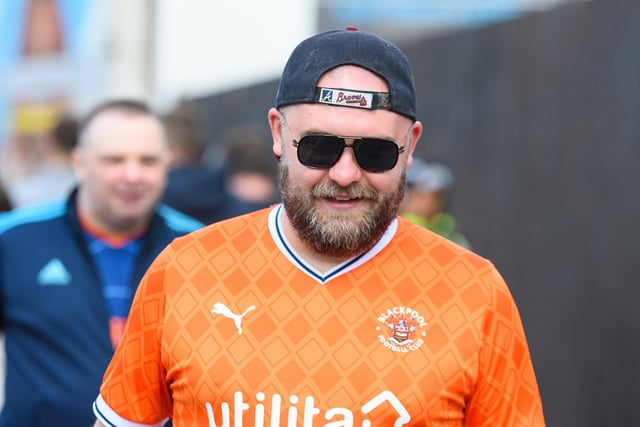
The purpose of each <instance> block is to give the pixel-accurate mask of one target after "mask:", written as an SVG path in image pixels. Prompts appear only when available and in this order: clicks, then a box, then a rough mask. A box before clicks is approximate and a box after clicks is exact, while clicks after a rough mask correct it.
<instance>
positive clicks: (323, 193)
mask: <svg viewBox="0 0 640 427" xmlns="http://www.w3.org/2000/svg"><path fill="white" fill-rule="evenodd" d="M311 195H312V196H313V197H316V198H325V199H365V200H377V199H378V192H377V191H376V190H374V189H373V188H366V187H364V186H362V185H360V184H351V185H349V186H348V187H340V186H338V185H335V184H331V183H324V184H318V185H316V186H314V187H313V189H312V190H311Z"/></svg>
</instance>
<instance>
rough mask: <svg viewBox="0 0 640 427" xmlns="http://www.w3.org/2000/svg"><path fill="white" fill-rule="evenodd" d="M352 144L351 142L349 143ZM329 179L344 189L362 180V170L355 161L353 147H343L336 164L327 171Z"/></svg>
mask: <svg viewBox="0 0 640 427" xmlns="http://www.w3.org/2000/svg"><path fill="white" fill-rule="evenodd" d="M351 142H352V143H353V141H351ZM329 178H331V179H332V180H333V181H334V182H335V183H336V184H338V185H340V186H342V187H346V186H348V185H349V184H352V183H354V182H357V181H359V180H360V179H361V178H362V169H360V166H359V165H358V162H357V161H356V156H355V153H354V151H353V147H349V146H347V147H344V150H342V154H341V155H340V158H339V159H338V162H337V163H336V164H335V165H333V166H332V167H331V168H330V169H329Z"/></svg>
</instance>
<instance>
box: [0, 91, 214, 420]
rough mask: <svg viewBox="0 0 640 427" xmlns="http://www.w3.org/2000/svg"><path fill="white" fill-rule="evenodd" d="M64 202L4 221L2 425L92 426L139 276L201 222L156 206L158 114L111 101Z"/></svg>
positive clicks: (87, 133) (90, 120)
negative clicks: (94, 405) (95, 403)
mask: <svg viewBox="0 0 640 427" xmlns="http://www.w3.org/2000/svg"><path fill="white" fill-rule="evenodd" d="M72 164H73V168H74V171H75V174H76V177H77V183H78V185H77V187H76V188H75V189H73V190H72V192H71V193H70V194H69V195H68V198H67V199H66V200H64V199H63V200H60V201H56V202H51V203H48V204H41V205H38V206H33V207H25V208H23V209H19V210H13V211H12V212H9V213H7V214H4V215H3V216H2V217H1V218H0V325H1V327H2V331H3V332H4V337H5V349H6V381H5V404H4V407H3V409H2V412H1V413H0V426H1V427H44V426H80V427H81V426H88V425H90V424H91V423H92V422H93V415H92V412H91V401H92V400H93V399H94V398H95V394H96V390H98V387H99V385H100V381H101V379H102V374H103V373H104V370H105V368H106V366H107V363H108V361H109V359H110V358H111V356H112V353H113V350H114V348H115V347H116V346H117V344H118V341H119V340H120V336H121V334H122V331H123V328H124V324H125V321H126V319H127V315H128V313H129V306H130V302H131V300H132V298H133V294H134V293H135V291H136V287H137V285H138V282H139V280H140V278H141V277H142V275H143V273H144V272H145V270H146V269H147V267H148V266H149V264H150V263H151V261H152V260H153V259H154V258H155V257H156V255H158V253H159V252H160V251H161V250H162V249H163V248H164V247H165V246H166V245H167V244H168V243H169V242H171V241H172V240H173V239H174V238H176V237H178V236H181V235H183V234H185V233H187V232H190V231H193V230H195V229H197V228H199V227H200V226H202V224H201V223H199V222H197V221H195V220H194V219H191V218H189V217H187V216H185V215H182V214H180V213H178V212H176V211H174V210H173V209H170V208H168V207H166V206H160V205H158V201H159V200H160V197H161V195H162V192H163V191H164V188H165V184H166V175H167V170H168V164H169V149H168V146H167V141H166V135H165V131H164V127H163V126H162V123H161V121H160V119H159V118H158V117H156V116H155V115H154V114H153V113H152V112H151V111H150V110H149V108H148V107H147V106H146V105H145V104H143V103H140V102H137V101H131V100H113V101H110V102H106V103H104V104H101V105H99V106H97V107H96V108H95V109H94V110H93V111H92V112H90V113H89V115H88V116H87V118H86V119H85V121H84V123H83V124H82V127H81V129H80V133H79V143H78V145H77V147H76V148H75V149H74V151H73V154H72Z"/></svg>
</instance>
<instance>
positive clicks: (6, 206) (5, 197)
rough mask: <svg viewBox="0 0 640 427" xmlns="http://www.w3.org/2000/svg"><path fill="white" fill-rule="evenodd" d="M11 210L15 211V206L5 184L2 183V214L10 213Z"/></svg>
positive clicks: (0, 203)
mask: <svg viewBox="0 0 640 427" xmlns="http://www.w3.org/2000/svg"><path fill="white" fill-rule="evenodd" d="M11 209H13V205H12V204H11V200H10V199H9V194H7V190H6V188H5V186H4V184H2V182H0V212H8V211H10V210H11Z"/></svg>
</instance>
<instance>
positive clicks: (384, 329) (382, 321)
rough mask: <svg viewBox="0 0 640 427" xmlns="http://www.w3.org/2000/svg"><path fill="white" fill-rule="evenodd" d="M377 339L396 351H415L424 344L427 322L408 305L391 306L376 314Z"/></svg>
mask: <svg viewBox="0 0 640 427" xmlns="http://www.w3.org/2000/svg"><path fill="white" fill-rule="evenodd" d="M377 320H378V322H379V324H378V326H376V330H377V331H378V340H379V341H380V343H382V344H383V345H384V346H385V347H387V348H388V349H390V350H392V351H395V352H398V353H408V352H410V351H415V350H417V349H418V348H420V347H421V346H422V344H424V339H423V337H424V336H425V335H426V334H427V332H426V327H427V322H426V321H425V319H424V316H422V315H420V313H418V312H417V311H416V310H414V309H412V308H410V307H393V308H390V309H388V310H387V311H386V312H384V313H381V314H380V315H379V316H378V319H377Z"/></svg>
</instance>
